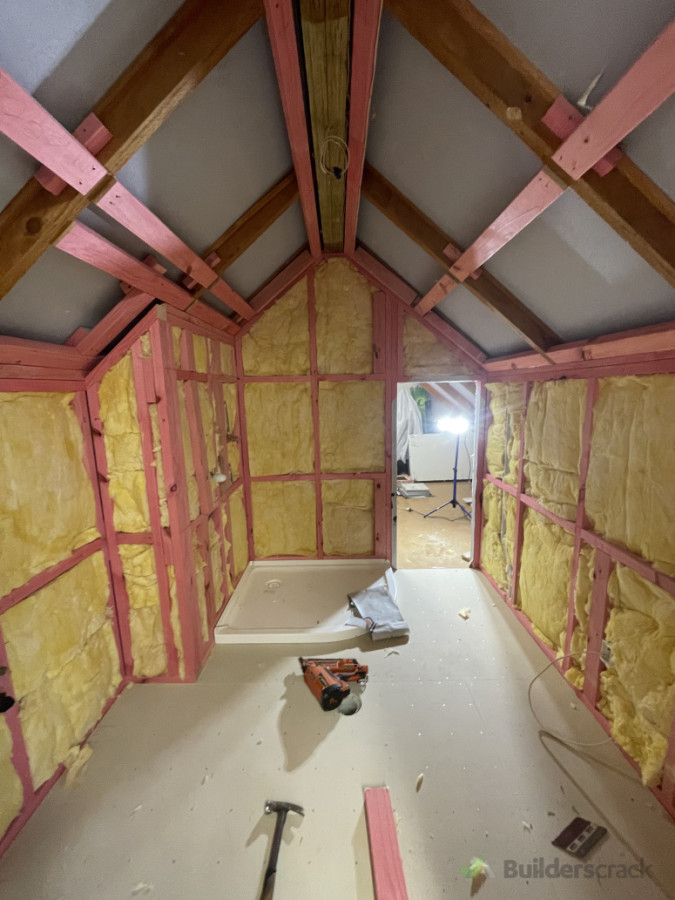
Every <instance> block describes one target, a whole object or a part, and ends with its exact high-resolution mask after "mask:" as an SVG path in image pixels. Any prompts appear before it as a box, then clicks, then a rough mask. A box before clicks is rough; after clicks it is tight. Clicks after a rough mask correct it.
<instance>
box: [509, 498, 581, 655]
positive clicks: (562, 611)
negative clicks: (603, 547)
mask: <svg viewBox="0 0 675 900" xmlns="http://www.w3.org/2000/svg"><path fill="white" fill-rule="evenodd" d="M573 550H574V538H573V537H572V535H571V534H569V533H568V532H567V531H565V530H564V529H563V528H560V526H559V525H554V524H553V523H552V522H549V521H548V519H545V518H544V516H542V515H540V514H539V513H537V512H535V511H534V510H532V509H527V510H525V512H524V521H523V549H522V551H521V560H520V578H519V581H518V601H519V602H518V605H519V607H520V609H522V611H523V612H524V613H525V615H526V616H527V617H528V619H529V620H530V622H531V623H532V626H533V628H534V630H535V632H536V633H537V634H538V636H539V637H540V638H542V640H543V641H544V642H545V643H546V644H548V645H549V646H550V647H553V648H554V649H555V650H561V649H562V648H564V646H565V637H566V633H567V610H568V606H569V592H570V577H571V570H572V554H573Z"/></svg>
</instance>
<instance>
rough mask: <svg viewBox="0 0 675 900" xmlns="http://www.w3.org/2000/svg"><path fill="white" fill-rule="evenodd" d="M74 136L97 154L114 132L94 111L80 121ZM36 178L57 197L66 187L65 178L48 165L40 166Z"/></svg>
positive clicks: (92, 152) (93, 154)
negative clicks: (110, 130) (60, 176)
mask: <svg viewBox="0 0 675 900" xmlns="http://www.w3.org/2000/svg"><path fill="white" fill-rule="evenodd" d="M73 137H74V138H76V139H77V140H78V141H79V142H80V143H81V144H82V146H83V147H84V148H85V149H86V150H88V151H89V152H90V153H91V154H92V156H96V155H97V154H98V153H99V152H100V151H101V150H103V148H104V147H105V146H106V144H109V143H110V141H111V140H112V134H111V133H110V132H109V131H108V129H107V128H106V127H105V125H104V124H103V122H101V120H100V119H99V118H98V116H96V115H95V114H94V113H89V115H88V116H87V117H86V118H85V119H83V120H82V122H80V124H79V125H78V126H77V128H76V129H75V131H73ZM34 178H35V180H36V181H37V182H39V183H40V184H41V185H42V187H43V188H44V189H45V190H46V191H49V193H50V194H53V195H54V196H55V197H58V195H59V194H61V193H62V192H63V191H64V190H65V189H66V182H65V181H64V180H63V178H59V176H58V175H55V174H54V173H53V172H52V170H51V169H48V168H47V166H40V168H39V169H38V170H37V172H36V173H35V175H34Z"/></svg>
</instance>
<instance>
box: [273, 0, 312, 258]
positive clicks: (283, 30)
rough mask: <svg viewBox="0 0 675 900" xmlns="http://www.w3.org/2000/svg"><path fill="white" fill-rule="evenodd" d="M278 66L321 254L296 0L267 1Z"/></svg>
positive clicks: (308, 222) (303, 196) (308, 221)
mask: <svg viewBox="0 0 675 900" xmlns="http://www.w3.org/2000/svg"><path fill="white" fill-rule="evenodd" d="M263 3H264V6H265V18H266V20H267V30H268V31H269V36H270V44H271V45H272V55H273V56H274V66H275V69H276V73H277V81H278V83H279V93H280V94H281V105H282V106H283V110H284V117H285V119H286V131H287V132H288V140H289V143H290V145H291V156H292V157H293V167H294V169H295V174H296V176H297V179H298V191H299V193H300V205H301V206H302V215H303V218H304V220H305V228H306V230H307V239H308V241H309V249H310V251H311V253H312V256H314V257H319V256H320V255H321V236H320V234H319V217H318V214H317V206H316V194H315V193H314V175H313V171H312V160H311V156H310V151H309V136H308V134H307V119H306V117H305V100H304V95H303V91H302V76H301V74H300V57H299V55H298V44H297V41H296V36H295V16H294V12H293V3H292V0H263Z"/></svg>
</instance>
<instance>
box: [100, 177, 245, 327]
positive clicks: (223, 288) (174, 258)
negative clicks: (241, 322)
mask: <svg viewBox="0 0 675 900" xmlns="http://www.w3.org/2000/svg"><path fill="white" fill-rule="evenodd" d="M96 206H98V207H99V209H102V210H103V211H104V212H106V213H108V215H109V216H111V218H113V219H114V220H115V221H116V222H119V223H120V225H123V226H124V227H125V228H126V229H127V230H128V231H130V232H131V233H132V234H135V235H136V236H137V237H139V238H141V240H143V241H145V243H146V244H148V246H150V247H152V249H153V250H156V251H157V252H158V253H159V254H160V255H161V256H163V257H165V258H166V259H168V260H169V261H170V262H172V263H174V265H176V266H178V268H179V269H181V270H182V271H183V272H186V273H188V274H189V275H190V276H192V277H193V278H194V279H196V280H197V281H198V282H199V284H201V285H203V286H204V287H205V288H208V289H209V290H210V291H211V292H212V293H213V294H214V295H215V296H217V297H218V298H219V299H220V300H222V301H223V302H224V303H227V305H228V306H231V307H232V309H233V310H234V311H235V312H237V313H239V315H241V316H243V317H244V318H246V319H250V318H251V316H253V315H254V311H253V309H251V307H250V306H249V305H248V303H247V302H246V301H245V300H244V299H243V297H240V296H239V294H237V292H236V291H234V290H233V289H232V288H231V287H230V286H229V285H227V284H225V282H224V281H221V279H220V278H219V276H218V273H217V272H214V271H213V269H212V268H211V267H210V266H208V265H207V264H206V263H205V262H204V260H203V259H202V258H201V257H200V256H197V254H196V253H195V252H194V251H193V250H191V249H190V248H189V247H188V245H187V244H186V243H185V242H184V241H182V240H181V239H180V238H179V237H178V236H177V235H176V234H174V233H173V231H171V229H170V228H169V227H168V226H166V225H165V224H164V223H163V222H162V221H161V219H159V218H158V217H157V216H156V215H155V214H154V213H153V212H151V211H150V210H149V209H148V208H147V206H145V204H143V203H141V201H140V200H137V199H136V197H134V196H133V194H132V193H130V191H128V190H127V189H126V188H125V187H124V186H123V185H122V184H120V183H119V181H116V182H115V184H114V185H113V186H112V187H111V188H110V189H109V190H107V191H106V192H105V193H104V194H103V195H102V196H101V197H100V198H99V199H98V200H97V201H96Z"/></svg>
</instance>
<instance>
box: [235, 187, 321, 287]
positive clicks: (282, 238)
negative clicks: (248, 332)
mask: <svg viewBox="0 0 675 900" xmlns="http://www.w3.org/2000/svg"><path fill="white" fill-rule="evenodd" d="M306 242H307V235H306V232H305V223H304V220H303V218H302V211H301V209H300V204H299V203H298V202H297V201H296V202H295V203H294V204H293V205H292V206H290V207H289V208H288V209H287V210H286V212H285V213H284V214H283V215H281V216H279V218H278V219H277V220H276V222H274V223H273V224H272V225H270V227H269V228H268V229H267V231H265V233H264V234H262V235H261V236H260V237H259V238H258V240H257V241H256V242H255V243H253V244H251V246H250V247H249V248H248V250H247V251H246V252H245V253H242V255H241V256H240V257H239V259H238V260H236V262H234V263H233V264H232V265H231V266H230V267H229V269H226V270H225V272H224V273H223V278H224V279H225V281H227V283H228V284H229V285H230V286H231V287H233V288H234V289H235V291H237V292H238V293H239V294H241V295H242V296H243V297H250V296H251V295H252V294H254V293H255V292H256V291H257V290H258V288H259V287H261V286H262V285H263V284H264V283H265V282H266V281H267V280H268V278H271V276H272V275H274V273H275V272H277V271H278V270H279V269H281V268H282V267H283V266H284V265H285V263H286V262H288V261H289V260H290V259H292V258H293V257H294V256H295V255H296V254H297V252H298V251H299V250H300V249H301V247H303V246H304V244H305V243H306Z"/></svg>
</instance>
